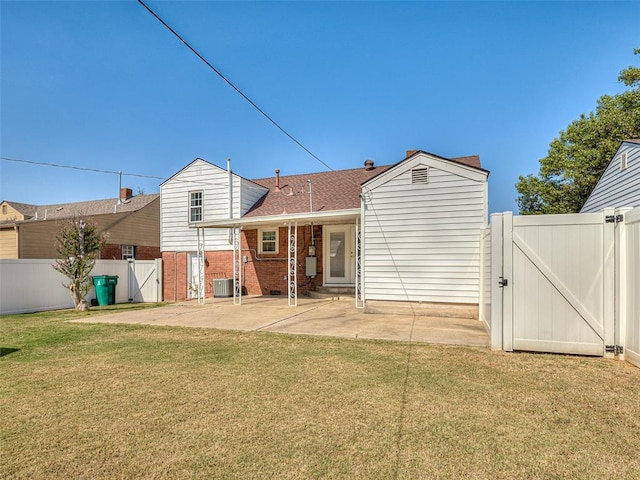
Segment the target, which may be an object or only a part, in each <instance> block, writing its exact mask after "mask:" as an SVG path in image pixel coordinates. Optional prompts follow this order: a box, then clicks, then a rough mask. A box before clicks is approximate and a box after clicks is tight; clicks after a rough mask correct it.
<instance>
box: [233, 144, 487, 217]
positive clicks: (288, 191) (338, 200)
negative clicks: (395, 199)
mask: <svg viewBox="0 0 640 480" xmlns="http://www.w3.org/2000/svg"><path fill="white" fill-rule="evenodd" d="M420 153H422V154H427V155H431V156H433V157H436V158H439V159H442V160H445V161H447V162H453V163H458V164H461V165H465V166H467V167H471V168H474V169H478V170H481V171H482V172H486V173H488V170H484V169H483V168H482V167H481V166H480V157H479V156H478V155H470V156H466V157H457V158H444V157H440V156H438V155H433V154H430V153H427V152H424V151H422V150H410V151H408V152H407V157H406V158H404V159H403V160H401V161H400V162H398V163H396V164H394V165H381V166H376V167H374V168H373V169H370V170H367V169H366V168H352V169H348V170H333V171H329V172H318V173H308V174H301V175H289V176H280V180H279V183H280V190H279V191H276V177H269V178H260V179H255V180H252V181H253V182H254V183H257V184H258V185H261V186H263V187H265V188H268V189H269V191H268V192H267V193H266V195H264V196H263V197H262V198H261V199H260V200H258V202H256V203H255V204H254V205H253V206H252V207H251V208H250V209H249V211H248V212H247V213H246V214H245V215H243V217H262V216H272V215H282V214H294V213H308V212H310V211H311V205H310V202H311V199H310V198H309V180H311V191H312V195H311V196H312V200H313V211H314V212H324V211H335V210H348V209H353V208H360V193H361V192H362V187H361V185H363V184H364V183H366V182H368V181H370V180H372V179H373V178H375V177H377V176H378V175H380V174H383V173H384V172H386V171H387V170H389V169H390V168H393V167H395V166H396V165H399V164H401V163H402V162H404V161H406V160H408V159H409V158H412V157H414V156H415V155H417V154H420Z"/></svg>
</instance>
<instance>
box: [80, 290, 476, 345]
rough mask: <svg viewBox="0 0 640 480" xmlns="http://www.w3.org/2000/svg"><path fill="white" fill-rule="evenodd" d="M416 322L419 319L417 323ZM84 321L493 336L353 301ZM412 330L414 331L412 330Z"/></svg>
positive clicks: (215, 307) (275, 300) (376, 335)
mask: <svg viewBox="0 0 640 480" xmlns="http://www.w3.org/2000/svg"><path fill="white" fill-rule="evenodd" d="M414 319H415V320H414ZM74 322H81V323H129V324H147V325H170V326H180V327H198V328H217V329H223V330H243V331H264V332H277V333H290V334H302V335H322V336H328V337H344V338H368V339H378V340H395V341H409V340H411V341H413V342H421V343H443V344H451V345H470V346H482V347H487V346H488V345H489V337H488V335H487V333H486V331H485V329H484V327H483V325H482V323H481V322H480V321H479V320H472V319H465V318H445V317H424V316H416V317H413V316H411V315H382V314H367V313H364V311H363V310H361V309H356V308H355V306H354V303H353V300H326V299H324V300H323V299H310V298H306V297H305V298H299V299H298V306H297V307H289V306H288V305H287V299H286V298H281V297H243V299H242V305H233V301H232V299H219V298H216V299H207V302H206V303H205V304H204V305H198V304H197V303H196V302H195V301H192V302H183V303H176V304H170V305H166V306H163V307H159V308H149V309H143V310H132V311H125V312H119V313H113V314H105V315H100V316H95V317H91V318H87V319H82V320H74ZM412 328H413V331H412Z"/></svg>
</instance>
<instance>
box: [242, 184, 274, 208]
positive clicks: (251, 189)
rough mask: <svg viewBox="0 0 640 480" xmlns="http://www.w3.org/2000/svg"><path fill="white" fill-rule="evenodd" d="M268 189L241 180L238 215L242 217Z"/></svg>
mask: <svg viewBox="0 0 640 480" xmlns="http://www.w3.org/2000/svg"><path fill="white" fill-rule="evenodd" d="M267 191H268V189H266V188H264V187H261V186H260V185H258V184H256V183H253V182H251V181H249V180H247V179H245V178H243V179H242V194H241V197H240V215H244V214H245V213H247V212H248V211H249V209H250V208H251V207H253V205H254V204H255V203H256V202H257V201H258V200H260V199H261V198H262V197H263V196H264V194H265V193H267Z"/></svg>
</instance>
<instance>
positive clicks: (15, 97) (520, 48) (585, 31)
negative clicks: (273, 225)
mask: <svg viewBox="0 0 640 480" xmlns="http://www.w3.org/2000/svg"><path fill="white" fill-rule="evenodd" d="M147 4H148V5H149V6H150V7H151V8H152V9H154V10H155V11H156V13H157V14H158V15H160V16H161V17H162V18H163V19H164V20H165V21H166V22H167V23H169V24H170V25H171V26H172V27H173V28H174V29H175V30H176V31H177V32H178V33H180V34H181V35H182V36H183V37H184V38H185V39H186V40H187V41H188V42H190V43H191V44H192V45H193V46H194V48H196V49H197V50H198V51H199V52H200V53H201V54H202V55H203V56H204V57H205V58H206V59H207V60H209V61H210V62H211V63H212V64H213V65H215V66H216V67H217V68H218V69H219V70H220V71H221V72H222V73H223V74H225V75H226V76H227V77H228V78H229V79H230V80H231V81H232V82H234V83H235V84H236V86H237V87H238V88H240V89H241V90H242V91H243V92H244V93H245V94H247V95H248V96H249V97H250V98H252V99H253V100H254V101H255V102H256V103H257V104H258V105H259V106H260V107H261V108H262V109H263V110H265V111H266V112H267V113H268V114H269V115H270V116H272V117H273V118H274V119H275V120H276V121H277V122H279V123H280V124H281V125H282V126H283V127H284V128H285V129H286V130H287V131H289V132H290V133H291V134H292V135H293V136H295V137H296V138H297V139H298V140H299V141H300V142H302V143H303V144H304V145H305V146H306V147H307V148H308V149H310V150H311V151H312V152H314V153H315V154H316V155H317V156H318V157H320V158H321V159H322V160H323V161H324V162H326V163H327V164H329V165H330V166H331V167H332V168H334V169H342V168H357V167H360V166H362V164H363V162H364V160H365V159H369V158H370V159H373V160H374V161H375V162H376V164H389V163H395V162H398V161H400V160H401V159H402V158H404V153H405V151H406V150H409V149H421V150H425V151H428V152H431V153H434V154H437V155H440V156H444V157H455V156H464V155H472V154H479V155H480V157H481V161H482V164H483V166H484V167H485V168H487V169H489V170H491V175H490V186H489V192H490V193H489V196H490V201H489V203H490V205H489V208H490V211H491V212H494V211H504V210H516V205H515V198H516V195H517V192H516V190H515V187H514V184H515V182H516V181H517V179H518V176H519V175H526V174H528V173H536V172H537V171H538V166H539V165H538V160H539V159H540V158H542V157H543V156H545V154H546V151H547V148H548V145H549V142H550V141H551V140H552V139H553V138H554V137H556V136H557V135H558V133H559V132H560V130H562V129H565V128H566V126H567V125H568V124H569V123H570V122H571V121H572V120H574V119H576V118H578V116H579V115H580V114H581V113H587V112H589V111H592V110H594V108H595V106H596V100H597V99H598V97H600V96H601V95H603V94H605V93H606V94H615V93H617V92H620V91H622V90H623V89H624V87H623V86H622V85H621V84H619V83H618V82H617V76H618V73H619V71H620V70H622V69H623V68H625V67H627V66H629V65H631V64H634V62H635V64H637V63H638V59H637V57H634V55H633V53H632V52H633V48H634V47H640V2H616V1H607V2H550V1H546V2H472V1H468V2H427V1H425V2H408V3H407V2H205V1H201V2H182V1H180V2H177V1H162V2H160V1H153V0H148V2H147ZM0 22H1V24H0V26H1V37H0V40H1V47H0V48H1V51H0V54H1V69H2V71H1V75H2V78H1V84H0V88H1V90H0V95H1V97H0V100H1V105H0V107H1V109H0V114H1V117H0V129H1V130H0V135H1V136H0V153H1V155H2V156H3V157H10V158H17V159H23V160H30V161H36V162H46V163H56V164H65V165H73V166H77V167H83V168H94V169H106V170H114V171H123V172H125V173H135V174H140V175H149V176H158V177H163V178H166V177H169V176H171V175H172V174H174V173H175V172H177V171H178V170H180V169H181V168H182V167H184V166H185V165H186V164H188V163H189V162H190V161H192V160H193V159H194V158H196V157H201V158H204V159H206V160H208V161H210V162H213V163H216V164H218V165H221V166H225V165H226V158H227V157H231V159H232V168H233V170H234V171H235V172H236V173H238V174H240V175H242V176H245V177H247V178H259V177H267V176H272V175H273V171H274V169H275V168H280V170H281V172H282V174H283V175H287V174H294V173H305V172H315V171H322V170H325V167H324V166H323V165H321V164H320V163H318V162H317V161H316V160H314V159H313V158H311V157H310V156H309V155H308V154H307V153H305V152H304V151H303V150H301V149H300V147H298V146H297V145H295V144H294V143H293V142H291V140H289V139H288V138H287V137H286V136H284V135H283V134H282V133H281V132H280V131H278V130H277V129H276V128H275V127H273V125H271V124H270V123H269V122H268V121H267V120H266V119H265V118H264V117H262V116H261V115H260V114H259V113H258V112H256V111H255V110H254V109H253V108H252V107H251V106H250V105H249V104H248V103H246V101H245V100H243V99H242V98H241V97H240V96H239V95H238V94H237V93H236V92H234V91H233V90H232V89H231V88H230V87H229V86H228V85H227V84H225V83H224V82H223V81H222V80H221V79H220V78H219V77H217V76H216V75H215V74H214V73H213V72H212V71H211V70H209V69H208V67H206V66H205V65H204V64H203V63H202V62H201V61H200V60H199V59H197V58H196V57H195V56H194V55H193V54H192V53H191V52H190V51H188V50H187V49H186V47H184V46H183V45H182V44H180V43H179V42H178V40H177V39H176V38H175V37H174V36H173V35H171V34H170V33H169V32H168V31H167V30H166V29H165V28H164V27H163V26H162V25H161V24H160V23H158V21H157V20H156V19H154V18H153V17H152V16H151V15H150V14H149V13H148V12H147V11H146V10H145V9H144V8H143V7H142V6H141V5H139V4H138V3H137V2H135V1H133V0H132V1H121V2H119V1H109V2H102V1H95V2H94V1H84V2H82V1H80V2H58V1H48V2H28V1H19V2H16V1H2V2H1V3H0ZM0 169H1V170H0V175H1V180H0V198H2V199H7V200H13V201H18V202H24V203H34V204H52V203H60V202H71V201H82V200H91V199H97V198H108V197H113V196H116V195H117V189H118V177H117V176H116V175H108V174H99V173H93V172H84V171H80V170H69V169H59V168H53V167H45V166H36V165H29V164H19V163H14V162H8V161H2V162H0ZM159 183H160V181H159V180H155V179H146V178H140V177H132V176H127V175H125V176H124V177H123V186H130V187H132V188H133V189H134V191H135V190H137V189H138V188H141V189H143V190H144V191H145V192H146V193H155V192H158V191H159Z"/></svg>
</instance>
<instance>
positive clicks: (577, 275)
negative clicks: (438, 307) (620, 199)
mask: <svg viewBox="0 0 640 480" xmlns="http://www.w3.org/2000/svg"><path fill="white" fill-rule="evenodd" d="M482 249H483V250H482V251H483V252H484V254H483V256H482V262H483V265H482V270H481V271H482V272H483V273H484V274H485V275H484V276H485V277H486V269H487V262H489V263H490V281H488V284H489V287H488V290H489V291H490V297H491V305H490V307H488V306H486V305H485V306H484V307H482V305H483V304H486V295H487V291H486V290H487V288H486V284H485V291H484V292H483V294H482V297H481V299H480V303H481V312H482V311H483V309H484V314H481V318H482V319H483V320H484V322H485V325H486V326H487V329H488V330H489V333H490V337H491V348H493V349H495V350H505V351H512V350H527V351H538V352H551V353H571V354H583V355H601V356H606V357H617V358H619V359H626V360H628V361H630V362H632V363H634V364H635V365H638V366H640V295H639V293H640V208H636V209H633V210H632V209H615V210H614V209H605V210H604V211H603V212H599V213H583V214H572V215H535V216H534V215H532V216H513V214H512V213H511V212H505V213H498V214H492V215H491V225H490V233H489V234H487V233H486V232H485V234H484V235H483V236H482Z"/></svg>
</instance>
